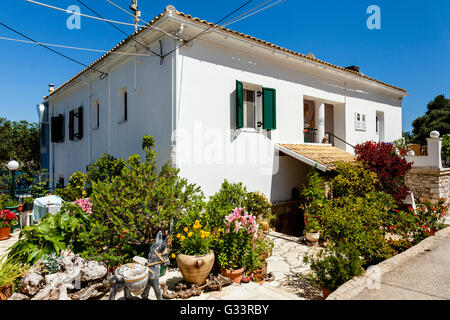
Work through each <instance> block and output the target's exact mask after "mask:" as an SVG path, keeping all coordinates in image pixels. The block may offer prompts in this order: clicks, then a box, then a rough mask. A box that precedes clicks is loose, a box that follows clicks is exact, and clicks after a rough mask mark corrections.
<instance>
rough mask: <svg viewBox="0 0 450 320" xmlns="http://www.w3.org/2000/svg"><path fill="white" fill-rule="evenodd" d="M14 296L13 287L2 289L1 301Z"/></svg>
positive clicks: (0, 293) (0, 290)
mask: <svg viewBox="0 0 450 320" xmlns="http://www.w3.org/2000/svg"><path fill="white" fill-rule="evenodd" d="M11 296H12V291H11V287H2V288H0V300H8V298H9V297H11Z"/></svg>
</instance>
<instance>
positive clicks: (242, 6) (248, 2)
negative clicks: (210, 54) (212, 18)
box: [163, 0, 253, 58]
mask: <svg viewBox="0 0 450 320" xmlns="http://www.w3.org/2000/svg"><path fill="white" fill-rule="evenodd" d="M251 2H253V0H248V1H247V2H246V3H244V4H243V5H241V6H240V7H239V8H237V9H235V10H233V11H232V12H230V13H229V14H227V15H226V16H225V17H223V18H222V19H220V20H219V21H217V22H216V23H214V25H212V26H210V27H209V28H207V29H205V30H203V31H202V32H200V33H199V34H197V35H196V36H194V37H192V38H191V39H189V40H187V41H185V42H184V43H183V44H181V45H179V46H177V47H176V48H175V49H173V50H171V51H169V52H168V53H166V54H165V55H164V56H163V58H165V57H167V56H168V55H169V54H171V53H172V52H174V51H176V50H177V49H179V48H181V47H183V46H185V45H186V44H187V43H189V42H191V41H192V40H195V39H197V38H198V37H200V36H201V35H202V34H204V33H206V32H208V31H209V30H210V29H212V28H215V27H216V26H217V25H218V24H219V23H221V22H222V21H223V20H226V19H227V18H229V17H230V16H232V15H233V14H235V13H236V12H238V11H239V10H241V9H242V8H244V7H246V6H247V5H249V4H250V3H251Z"/></svg>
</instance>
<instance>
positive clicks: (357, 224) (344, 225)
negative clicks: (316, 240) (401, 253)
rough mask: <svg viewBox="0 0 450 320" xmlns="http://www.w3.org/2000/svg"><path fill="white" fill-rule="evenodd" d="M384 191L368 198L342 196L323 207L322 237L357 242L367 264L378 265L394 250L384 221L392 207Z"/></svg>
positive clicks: (321, 215) (334, 240)
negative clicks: (387, 201)
mask: <svg viewBox="0 0 450 320" xmlns="http://www.w3.org/2000/svg"><path fill="white" fill-rule="evenodd" d="M383 198H384V197H383V196H382V195H381V193H377V194H375V193H374V194H372V195H367V196H366V197H364V198H362V197H354V196H349V197H341V198H338V199H335V200H334V201H333V202H331V203H329V204H328V205H327V206H325V207H324V208H323V209H322V210H321V214H320V222H321V231H322V237H323V238H325V239H329V240H331V241H333V242H346V243H349V244H352V245H354V246H355V247H356V248H357V249H358V250H359V251H360V253H361V255H362V256H363V257H364V260H365V261H366V263H367V264H369V265H370V264H376V263H378V262H380V261H382V260H385V259H387V258H389V257H391V256H392V255H394V251H393V250H392V249H391V248H390V247H389V246H388V245H387V243H386V240H385V238H384V235H385V231H384V229H383V225H384V224H383V223H384V222H383V220H384V219H385V217H386V216H387V215H388V211H387V210H386V209H388V208H387V207H385V206H386V205H385V203H383V202H382V201H383V200H379V199H383Z"/></svg>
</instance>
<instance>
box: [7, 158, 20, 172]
mask: <svg viewBox="0 0 450 320" xmlns="http://www.w3.org/2000/svg"><path fill="white" fill-rule="evenodd" d="M6 167H7V168H8V169H9V170H11V171H16V170H17V169H19V163H18V162H17V161H15V160H12V161H10V162H8V164H7V165H6Z"/></svg>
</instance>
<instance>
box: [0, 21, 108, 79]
mask: <svg viewBox="0 0 450 320" xmlns="http://www.w3.org/2000/svg"><path fill="white" fill-rule="evenodd" d="M0 25H2V26H4V27H5V28H7V29H9V30H11V31H13V32H15V33H17V34H18V35H20V36H22V37H24V38H26V39H28V40H30V41H33V42H34V43H36V44H38V45H40V46H41V47H44V48H46V49H47V50H50V51H52V52H53V53H56V54H57V55H60V56H62V57H64V58H66V59H68V60H70V61H72V62H75V63H77V64H79V65H82V66H83V67H86V68H89V66H88V65H87V64H84V63H82V62H80V61H78V60H75V59H73V58H71V57H68V56H66V55H65V54H63V53H61V52H58V51H56V50H54V49H52V48H49V47H48V46H46V45H44V44H42V43H39V42H37V41H36V40H33V39H31V38H30V37H28V36H26V35H24V34H23V33H21V32H19V31H17V30H15V29H13V28H11V27H9V26H7V25H6V24H4V23H3V22H1V21H0ZM91 69H92V70H94V71H97V72H99V73H101V74H102V76H101V78H102V79H104V78H106V76H107V75H108V74H107V73H105V72H103V71H100V70H97V69H95V68H92V67H91Z"/></svg>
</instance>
